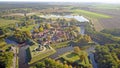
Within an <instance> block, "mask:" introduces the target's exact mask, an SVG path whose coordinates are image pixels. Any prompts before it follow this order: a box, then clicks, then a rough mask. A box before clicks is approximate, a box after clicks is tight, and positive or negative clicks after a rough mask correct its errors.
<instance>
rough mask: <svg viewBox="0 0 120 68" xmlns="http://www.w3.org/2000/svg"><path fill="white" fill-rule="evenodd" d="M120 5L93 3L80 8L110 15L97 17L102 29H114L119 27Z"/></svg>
mask: <svg viewBox="0 0 120 68" xmlns="http://www.w3.org/2000/svg"><path fill="white" fill-rule="evenodd" d="M119 9H120V5H119V4H113V5H111V4H98V5H96V4H94V5H93V6H89V7H84V8H82V10H86V11H90V12H93V13H100V14H105V15H108V16H111V18H102V19H98V22H99V24H97V25H96V26H99V25H102V27H103V28H104V29H116V28H120V27H119V26H120V22H119V20H120V13H119V12H120V10H119Z"/></svg>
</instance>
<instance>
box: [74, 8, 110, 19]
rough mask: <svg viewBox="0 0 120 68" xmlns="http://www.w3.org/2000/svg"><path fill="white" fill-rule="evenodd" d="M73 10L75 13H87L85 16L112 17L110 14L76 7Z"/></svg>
mask: <svg viewBox="0 0 120 68" xmlns="http://www.w3.org/2000/svg"><path fill="white" fill-rule="evenodd" d="M72 12H73V13H74V14H81V15H85V16H88V17H90V18H111V16H109V15H105V14H100V13H94V12H90V11H86V10H79V9H76V10H72Z"/></svg>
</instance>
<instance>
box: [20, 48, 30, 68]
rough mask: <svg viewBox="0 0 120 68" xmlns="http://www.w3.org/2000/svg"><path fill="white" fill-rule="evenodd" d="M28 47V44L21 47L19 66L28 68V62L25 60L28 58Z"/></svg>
mask: <svg viewBox="0 0 120 68" xmlns="http://www.w3.org/2000/svg"><path fill="white" fill-rule="evenodd" d="M26 48H28V46H23V47H20V48H19V55H18V56H19V68H28V64H27V63H26V62H25V60H26V51H25V50H26Z"/></svg>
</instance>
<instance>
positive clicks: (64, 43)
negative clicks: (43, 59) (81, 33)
mask: <svg viewBox="0 0 120 68" xmlns="http://www.w3.org/2000/svg"><path fill="white" fill-rule="evenodd" d="M68 43H69V41H65V42H60V43H55V44H51V47H53V48H55V49H58V48H62V47H65V46H68Z"/></svg>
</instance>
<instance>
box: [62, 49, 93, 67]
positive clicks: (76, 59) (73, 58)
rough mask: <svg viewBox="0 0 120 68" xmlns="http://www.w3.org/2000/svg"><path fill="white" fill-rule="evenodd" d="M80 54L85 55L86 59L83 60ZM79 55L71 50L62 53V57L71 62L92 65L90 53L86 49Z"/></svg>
mask: <svg viewBox="0 0 120 68" xmlns="http://www.w3.org/2000/svg"><path fill="white" fill-rule="evenodd" d="M79 55H84V59H83V60H81V59H82V58H81V57H80V56H79ZM79 55H77V54H75V53H74V52H72V51H71V52H67V53H65V54H63V55H61V56H60V57H62V58H63V59H65V60H66V61H68V62H70V63H73V62H77V63H78V64H80V65H83V66H89V65H91V64H90V62H89V59H88V55H87V53H86V52H85V51H81V52H80V53H79Z"/></svg>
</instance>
